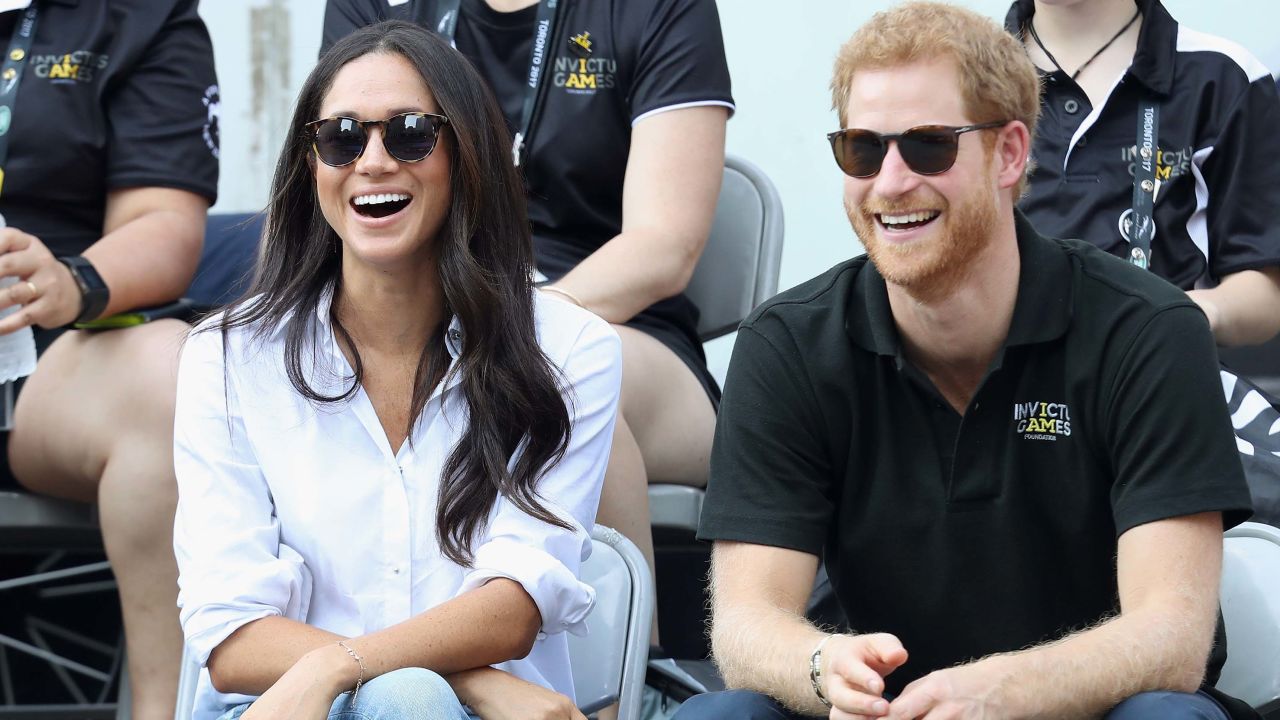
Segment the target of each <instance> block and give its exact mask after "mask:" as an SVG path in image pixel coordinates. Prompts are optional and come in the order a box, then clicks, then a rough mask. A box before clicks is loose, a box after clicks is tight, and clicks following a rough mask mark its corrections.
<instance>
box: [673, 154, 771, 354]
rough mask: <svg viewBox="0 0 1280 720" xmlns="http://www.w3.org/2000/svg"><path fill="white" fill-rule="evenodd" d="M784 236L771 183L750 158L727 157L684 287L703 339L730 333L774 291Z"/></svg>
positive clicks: (699, 333)
mask: <svg viewBox="0 0 1280 720" xmlns="http://www.w3.org/2000/svg"><path fill="white" fill-rule="evenodd" d="M782 236H783V225H782V199H781V198H780V197H779V196H778V191H777V189H776V188H775V187H774V186H773V183H772V182H770V180H769V178H768V176H766V175H765V174H764V171H763V170H761V169H760V168H758V167H756V166H755V165H753V164H752V163H750V162H747V161H746V160H743V159H742V158H739V157H735V156H732V155H730V156H728V157H726V158H725V160H724V181H723V183H722V184H721V185H720V199H719V200H718V201H717V202H716V217H715V222H714V223H713V224H712V226H711V236H710V237H709V238H708V239H707V246H706V248H705V249H703V251H702V258H701V259H700V260H699V261H698V266H697V267H696V268H694V271H693V279H692V280H690V281H689V287H688V288H687V289H686V290H685V295H687V296H688V297H689V299H690V300H692V301H693V303H694V304H695V305H697V306H698V310H699V311H700V312H701V316H700V317H699V319H698V336H699V337H700V338H702V340H703V342H705V341H707V340H711V339H714V338H717V337H720V336H721V335H725V334H728V333H730V332H733V331H734V330H736V329H737V327H738V323H740V322H742V320H743V318H745V317H746V316H747V314H748V313H750V312H751V310H752V309H753V308H755V306H756V305H759V304H760V303H762V302H764V301H765V300H768V299H769V298H770V297H772V296H773V295H774V294H775V293H777V292H778V271H779V267H780V265H781V262H782Z"/></svg>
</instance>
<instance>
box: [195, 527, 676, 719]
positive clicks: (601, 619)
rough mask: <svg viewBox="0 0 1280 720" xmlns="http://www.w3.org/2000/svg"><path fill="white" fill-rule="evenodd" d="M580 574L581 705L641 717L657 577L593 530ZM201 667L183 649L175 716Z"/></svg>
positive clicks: (630, 550) (574, 666)
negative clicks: (587, 590)
mask: <svg viewBox="0 0 1280 720" xmlns="http://www.w3.org/2000/svg"><path fill="white" fill-rule="evenodd" d="M579 575H580V577H581V579H582V581H583V582H585V583H587V584H588V585H590V586H591V587H593V588H595V591H596V605H595V607H594V608H592V610H591V614H590V615H589V616H588V617H587V624H588V626H589V627H590V631H591V632H590V634H588V635H586V636H583V637H579V636H577V635H570V636H569V662H570V665H571V670H572V672H573V684H574V689H575V691H576V693H577V696H578V707H579V708H580V709H581V710H582V712H583V713H584V714H588V715H590V714H592V713H595V712H596V711H598V710H600V709H601V708H604V707H608V706H609V705H612V704H614V703H615V702H616V703H618V720H639V718H640V698H641V695H642V693H643V692H644V674H645V660H646V659H647V657H648V651H649V626H650V623H651V622H652V618H653V604H654V596H653V578H652V577H651V576H650V575H649V566H648V565H646V564H645V561H644V556H643V555H641V554H640V550H639V548H637V547H636V546H635V545H634V544H632V542H631V541H630V540H628V539H626V538H625V537H623V536H622V534H621V533H619V532H618V531H617V530H614V529H613V528H608V527H605V526H603V525H596V526H595V527H594V528H592V530H591V556H590V557H588V558H587V560H586V562H584V563H583V564H582V570H581V572H580V574H579ZM200 672H201V670H200V666H199V665H197V664H196V662H195V659H194V658H192V657H191V656H190V654H188V653H186V652H184V653H183V658H182V671H181V675H180V677H179V679H178V704H177V706H176V708H175V709H174V715H173V717H174V720H189V719H190V718H191V711H192V709H193V708H194V707H195V694H196V685H197V683H198V681H199V679H200Z"/></svg>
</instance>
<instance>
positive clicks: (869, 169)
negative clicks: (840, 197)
mask: <svg viewBox="0 0 1280 720" xmlns="http://www.w3.org/2000/svg"><path fill="white" fill-rule="evenodd" d="M831 151H832V152H833V153H835V156H836V164H837V165H839V166H840V169H841V170H842V171H844V174H845V175H849V176H850V177H856V178H868V177H871V176H873V175H875V174H876V173H878V172H880V164H881V163H882V162H884V155H885V145H884V142H883V141H882V140H881V139H880V136H878V135H876V134H875V133H873V132H870V131H868V130H845V131H844V132H841V133H839V134H837V135H835V136H833V137H832V138H831Z"/></svg>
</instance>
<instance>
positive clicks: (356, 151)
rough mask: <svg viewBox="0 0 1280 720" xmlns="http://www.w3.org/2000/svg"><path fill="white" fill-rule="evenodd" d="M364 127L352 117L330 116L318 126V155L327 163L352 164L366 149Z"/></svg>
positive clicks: (336, 164)
mask: <svg viewBox="0 0 1280 720" xmlns="http://www.w3.org/2000/svg"><path fill="white" fill-rule="evenodd" d="M367 139H368V138H366V136H365V134H364V128H362V127H360V123H358V122H356V121H355V120H352V119H351V118H330V119H328V120H325V121H324V122H322V123H320V124H319V125H318V126H317V127H316V139H315V146H316V155H318V156H319V157H320V160H321V162H323V163H324V164H326V165H333V166H335V167H341V166H343V165H350V164H351V163H352V162H355V159H356V158H358V157H360V153H361V152H363V151H364V144H365V141H366V140H367Z"/></svg>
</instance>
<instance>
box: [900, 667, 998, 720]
mask: <svg viewBox="0 0 1280 720" xmlns="http://www.w3.org/2000/svg"><path fill="white" fill-rule="evenodd" d="M1002 662H1003V660H1002V659H1001V658H988V659H987V660H983V661H980V662H976V663H971V664H968V665H960V666H957V667H953V668H948V669H946V670H937V671H935V672H931V673H929V674H928V675H925V676H924V677H922V678H920V679H919V680H916V681H915V682H913V683H911V684H910V685H908V686H907V687H906V688H905V689H904V690H903V691H902V694H901V695H899V696H898V697H897V698H895V699H894V701H893V702H892V703H890V705H889V717H890V719H891V720H916V718H924V719H927V720H981V719H983V718H999V717H1006V716H1007V714H1008V713H1007V712H1005V710H1004V709H1003V708H1002V707H1001V704H1000V695H1001V693H1000V692H999V689H1000V687H1001V686H1002V684H1003V682H1002V679H1003V678H1004V677H1005V673H1004V672H1003V671H1002V670H1001V666H1002Z"/></svg>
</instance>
